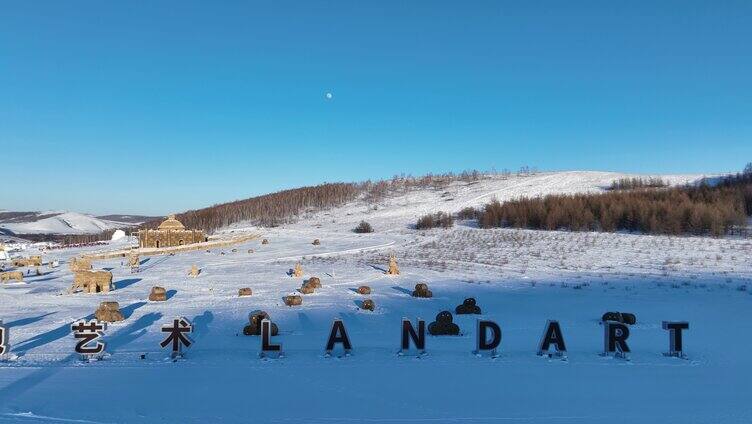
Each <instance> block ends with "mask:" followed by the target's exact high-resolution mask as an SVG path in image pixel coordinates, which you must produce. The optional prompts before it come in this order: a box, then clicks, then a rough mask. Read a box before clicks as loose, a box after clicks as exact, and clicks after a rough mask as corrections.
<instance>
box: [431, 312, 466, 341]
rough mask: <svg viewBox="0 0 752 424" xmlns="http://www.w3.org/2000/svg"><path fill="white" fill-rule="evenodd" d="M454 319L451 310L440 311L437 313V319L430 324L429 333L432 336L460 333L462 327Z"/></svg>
mask: <svg viewBox="0 0 752 424" xmlns="http://www.w3.org/2000/svg"><path fill="white" fill-rule="evenodd" d="M452 320H453V319H452V313H451V312H449V311H441V312H439V314H438V315H436V321H434V322H432V323H430V324H428V333H429V334H431V335H432V336H456V335H458V334H460V327H459V326H458V325H457V324H455V323H453V322H452Z"/></svg>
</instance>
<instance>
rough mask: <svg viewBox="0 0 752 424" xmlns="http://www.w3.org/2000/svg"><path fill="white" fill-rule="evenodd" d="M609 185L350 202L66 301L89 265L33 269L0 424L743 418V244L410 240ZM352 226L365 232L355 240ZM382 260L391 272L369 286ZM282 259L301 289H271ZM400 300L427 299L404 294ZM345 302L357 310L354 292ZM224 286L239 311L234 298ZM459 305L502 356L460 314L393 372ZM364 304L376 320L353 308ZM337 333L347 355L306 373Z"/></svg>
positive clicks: (19, 292)
mask: <svg viewBox="0 0 752 424" xmlns="http://www.w3.org/2000/svg"><path fill="white" fill-rule="evenodd" d="M620 176H621V175H619V174H611V173H595V172H579V173H577V172H571V173H550V174H540V175H535V176H531V177H512V178H510V179H501V178H500V177H496V178H493V179H488V180H482V181H480V182H477V183H470V184H467V183H453V184H452V185H450V186H449V187H446V188H442V189H437V190H416V191H412V192H407V193H402V194H399V195H396V196H393V197H390V198H389V199H386V200H384V201H382V202H381V203H379V204H378V205H375V206H374V205H370V204H366V203H364V202H360V201H359V202H353V203H352V204H350V205H346V206H345V207H342V208H338V209H335V210H330V211H324V212H311V213H307V214H305V215H304V216H303V217H301V219H300V220H299V221H298V222H296V223H294V224H289V225H285V226H282V227H278V228H273V229H263V228H262V229H260V228H254V227H251V226H250V225H244V224H238V225H235V226H233V228H228V229H226V231H227V232H230V231H233V232H234V233H239V232H246V231H254V232H259V233H261V234H262V237H263V238H267V239H268V240H269V241H270V244H268V245H262V244H261V243H260V240H254V241H252V242H249V243H246V244H244V245H239V246H237V251H236V252H232V250H231V248H225V249H224V250H212V251H211V252H205V251H200V252H191V253H184V254H178V255H175V256H161V257H160V256H155V257H149V258H142V261H144V262H143V263H142V265H141V271H140V272H138V273H135V274H132V273H131V272H130V270H129V268H128V267H127V266H123V264H122V263H121V261H120V260H109V261H99V262H96V263H95V267H97V268H105V269H111V270H112V272H113V274H114V281H115V282H116V286H117V289H116V290H115V291H113V292H111V293H109V294H96V295H90V294H82V293H79V294H74V295H70V294H65V291H66V289H67V288H68V287H69V286H70V285H71V283H72V279H73V276H72V274H71V273H70V271H68V269H67V264H66V263H65V262H66V261H67V260H69V259H70V258H71V257H73V256H75V255H78V254H81V253H82V252H87V251H93V250H100V249H101V247H99V248H87V249H67V250H60V251H52V252H49V253H43V254H44V258H45V260H47V259H59V260H61V261H62V262H63V263H62V265H61V266H60V267H59V268H55V269H52V270H51V269H48V268H46V267H45V268H43V269H44V272H45V274H44V275H41V276H29V277H27V278H26V282H25V283H24V284H6V285H5V286H3V288H2V290H0V319H3V320H4V322H5V323H6V324H7V325H9V327H10V333H11V334H10V342H11V345H12V349H13V353H14V354H15V355H18V358H17V359H15V360H12V361H8V362H4V363H0V422H14V423H16V422H17V423H27V422H43V423H53V422H74V423H119V422H164V423H206V422H211V423H214V422H216V423H235V422H243V423H252V422H283V423H292V422H305V423H350V422H391V423H401V422H405V423H424V422H425V423H487V422H488V423H494V422H523V423H599V422H605V421H608V422H619V423H621V422H623V423H635V422H640V423H649V422H672V423H673V422H677V423H749V422H752V406H750V402H749V397H750V394H752V382H751V380H750V378H749V376H750V375H752V366H750V365H748V363H749V362H750V361H749V360H747V359H745V356H746V354H747V353H748V352H749V351H752V340H750V339H749V338H748V337H746V335H748V334H750V333H751V332H752V324H750V323H749V320H747V319H745V316H746V314H747V313H748V312H749V311H750V306H752V296H751V295H750V293H751V292H752V240H742V239H711V238H702V237H686V238H679V237H656V236H641V235H632V234H602V233H567V232H539V231H520V230H501V229H499V230H480V229H477V228H473V226H472V224H471V223H469V222H457V223H456V225H455V227H454V228H452V229H449V230H431V231H416V230H415V229H413V228H411V225H413V224H414V222H415V220H416V219H417V218H418V217H419V216H420V215H423V214H425V213H429V212H436V211H439V210H443V211H448V212H454V211H457V210H459V209H461V208H462V207H465V206H479V205H481V204H483V203H485V202H487V201H489V200H491V199H492V198H494V197H496V198H498V199H500V200H506V199H510V198H515V197H519V196H522V195H542V194H548V193H561V192H565V193H577V192H596V191H599V190H602V189H603V187H605V186H607V185H608V184H610V182H611V181H612V180H614V179H615V178H619V177H620ZM697 178H699V176H675V177H671V181H672V182H674V183H683V182H689V181H693V180H695V179H697ZM362 219H365V220H366V221H368V222H370V223H371V224H372V225H373V227H374V229H375V232H374V233H372V234H364V235H359V234H355V233H353V232H352V228H353V227H354V226H355V225H356V224H357V223H358V222H359V221H360V220H362ZM314 239H320V240H321V245H319V246H314V245H312V243H311V242H312V241H313V240H314ZM249 249H253V250H254V252H253V253H249V252H248V250H249ZM222 253H224V254H222ZM390 254H395V255H396V256H397V259H398V262H399V266H400V269H401V275H399V276H387V275H385V274H384V270H385V269H386V267H387V260H388V256H389V255H390ZM296 262H300V263H301V264H302V267H303V270H304V273H305V275H304V276H303V277H302V278H293V277H290V276H288V275H287V271H288V270H289V269H291V268H293V266H294V265H295V263H296ZM193 264H195V265H197V266H199V267H200V268H201V269H202V273H201V275H200V276H199V277H198V278H196V279H192V278H188V276H187V275H188V271H189V269H190V267H191V265H193ZM314 275H315V276H318V277H320V278H321V281H322V283H323V287H322V288H321V289H319V290H317V291H316V293H314V294H310V295H303V304H302V305H301V306H297V307H287V306H285V305H284V304H283V302H282V296H285V295H287V294H291V293H294V292H295V291H296V289H297V288H298V287H300V285H301V283H302V282H303V280H304V279H307V278H308V277H310V276H314ZM418 282H425V283H427V284H428V286H429V288H430V289H431V290H432V291H433V294H434V297H433V298H431V299H417V298H413V297H411V296H410V292H411V291H412V289H413V288H414V286H415V284H416V283H418ZM156 285H158V286H162V287H165V288H166V289H168V300H167V301H166V302H149V301H148V300H147V296H148V294H149V291H150V289H151V287H152V286H156ZM360 285H368V286H370V287H371V288H372V289H373V293H372V295H370V296H362V295H359V294H357V293H356V292H355V290H354V289H355V288H357V287H358V286H360ZM242 287H251V288H252V289H253V295H252V296H251V297H244V298H239V297H238V289H239V288H242ZM470 296H473V297H475V298H476V299H477V300H478V304H479V306H481V308H482V309H483V314H482V315H481V317H482V318H484V319H490V320H493V321H495V322H497V323H498V324H499V325H500V326H501V328H502V331H503V340H502V344H501V348H500V353H501V355H500V357H498V358H496V359H491V358H488V357H482V358H479V357H476V356H474V355H472V354H471V351H472V350H473V349H474V346H475V319H476V317H475V316H457V315H455V322H456V323H457V324H458V325H459V326H460V329H461V335H459V336H441V337H432V336H429V337H428V340H427V342H426V344H427V351H428V354H427V355H426V356H424V357H422V358H420V359H418V358H414V357H411V356H403V357H399V356H397V355H396V352H397V351H398V349H399V338H400V321H401V319H402V318H403V317H408V318H410V319H412V320H413V321H414V320H415V319H417V318H418V317H420V318H423V319H425V320H426V321H427V323H428V322H431V321H433V320H434V317H435V315H436V314H437V313H438V312H440V311H442V310H451V311H453V310H454V307H455V306H456V305H458V304H460V303H461V302H462V300H463V299H464V298H466V297H470ZM364 298H370V299H373V301H374V302H375V304H376V309H375V311H373V312H369V311H364V310H362V309H360V305H361V302H362V300H363V299H364ZM104 300H115V301H118V302H119V303H120V306H121V308H122V310H123V313H124V315H125V316H126V320H125V321H123V322H120V323H115V324H111V325H110V326H109V328H108V329H107V331H106V336H105V340H106V342H107V343H108V345H107V351H108V353H109V356H108V357H107V358H106V359H105V360H102V361H98V362H92V363H82V362H81V361H79V360H78V358H77V357H76V356H75V355H73V353H72V352H73V347H74V345H75V341H74V339H73V337H72V335H71V333H70V324H71V323H72V322H73V321H75V320H78V319H80V318H84V317H90V316H91V314H92V313H93V312H94V310H95V309H96V307H97V306H98V304H99V302H101V301H104ZM256 309H262V310H264V311H267V312H268V313H269V315H270V316H271V318H272V320H273V321H274V322H275V323H276V324H277V325H278V326H279V328H280V335H279V336H277V337H275V338H274V342H280V343H282V345H283V349H284V351H285V357H284V358H283V359H275V360H261V359H259V358H258V352H259V347H260V340H259V337H257V336H244V335H243V334H242V329H243V326H244V325H245V324H246V323H247V320H248V319H247V316H248V313H249V312H251V311H253V310H256ZM608 310H617V311H624V312H633V313H635V314H636V315H637V324H636V325H634V326H632V328H631V335H630V337H629V340H628V341H629V346H630V347H631V349H632V352H631V355H630V360H629V361H626V360H624V359H618V358H613V357H604V356H601V355H600V353H601V352H602V350H603V328H602V326H601V325H600V324H599V318H600V316H601V314H602V313H603V312H605V311H608ZM176 316H185V317H186V318H188V319H190V320H191V321H192V322H193V324H194V327H195V332H194V334H193V335H192V337H193V340H194V341H195V344H194V345H193V346H192V347H191V348H190V349H189V350H188V351H187V354H186V358H185V360H182V361H178V362H171V361H169V360H168V359H167V352H166V351H165V350H163V349H161V348H160V347H159V342H160V341H161V340H162V339H163V334H162V333H161V332H160V327H161V325H162V324H166V323H167V322H169V321H171V320H172V319H173V318H174V317H176ZM335 317H339V318H342V319H343V321H344V323H345V326H346V328H347V330H348V333H349V335H350V338H351V339H352V342H353V345H354V351H353V354H352V356H349V357H337V356H335V357H331V358H327V357H325V356H324V355H323V350H324V344H325V342H326V339H327V336H328V334H329V331H330V328H331V324H332V320H333V319H334V318H335ZM547 319H555V320H558V321H559V322H560V323H561V326H562V330H563V334H564V337H565V340H566V342H567V347H568V359H567V360H566V361H562V360H559V359H549V358H543V357H539V356H537V355H536V349H537V344H538V340H539V338H540V336H541V333H542V331H543V327H544V324H545V323H546V320H547ZM663 320H686V321H689V323H690V329H689V330H688V331H687V332H686V333H685V340H684V342H685V346H686V352H687V355H688V359H677V358H670V357H665V356H663V355H662V353H663V352H665V351H667V350H668V333H667V332H666V331H664V330H662V329H661V321H663ZM142 356H143V358H144V359H142Z"/></svg>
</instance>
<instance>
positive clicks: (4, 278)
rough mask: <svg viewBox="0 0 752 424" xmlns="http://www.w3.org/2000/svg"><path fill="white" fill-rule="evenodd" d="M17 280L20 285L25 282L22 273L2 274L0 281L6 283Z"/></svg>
mask: <svg viewBox="0 0 752 424" xmlns="http://www.w3.org/2000/svg"><path fill="white" fill-rule="evenodd" d="M10 280H16V281H18V282H19V283H22V282H23V272H21V271H8V272H3V273H0V281H2V282H3V283H5V282H6V281H10Z"/></svg>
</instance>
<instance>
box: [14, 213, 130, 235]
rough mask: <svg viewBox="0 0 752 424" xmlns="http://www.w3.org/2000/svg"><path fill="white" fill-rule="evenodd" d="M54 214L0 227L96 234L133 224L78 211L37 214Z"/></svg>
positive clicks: (22, 231) (24, 231) (20, 231)
mask: <svg viewBox="0 0 752 424" xmlns="http://www.w3.org/2000/svg"><path fill="white" fill-rule="evenodd" d="M50 214H55V215H54V216H51V217H48V218H43V219H40V220H38V221H33V222H13V223H0V228H5V229H8V230H10V231H13V232H14V233H16V234H96V233H100V232H102V231H105V230H110V229H113V228H123V227H129V226H132V225H133V224H129V223H125V222H116V221H108V220H104V219H99V218H95V217H93V216H90V215H85V214H82V213H78V212H41V213H40V214H39V215H50Z"/></svg>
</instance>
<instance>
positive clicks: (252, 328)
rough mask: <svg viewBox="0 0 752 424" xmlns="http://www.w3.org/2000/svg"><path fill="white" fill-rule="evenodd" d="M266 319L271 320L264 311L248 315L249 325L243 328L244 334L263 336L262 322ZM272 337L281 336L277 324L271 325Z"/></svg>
mask: <svg viewBox="0 0 752 424" xmlns="http://www.w3.org/2000/svg"><path fill="white" fill-rule="evenodd" d="M264 319H270V318H269V314H267V313H266V312H264V311H260V310H256V311H253V312H251V313H250V314H248V322H249V324H248V325H246V326H245V327H243V334H245V335H246V336H260V335H261V321H263V320H264ZM271 332H272V336H276V335H277V334H279V328H277V324H275V323H272V325H271Z"/></svg>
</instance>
